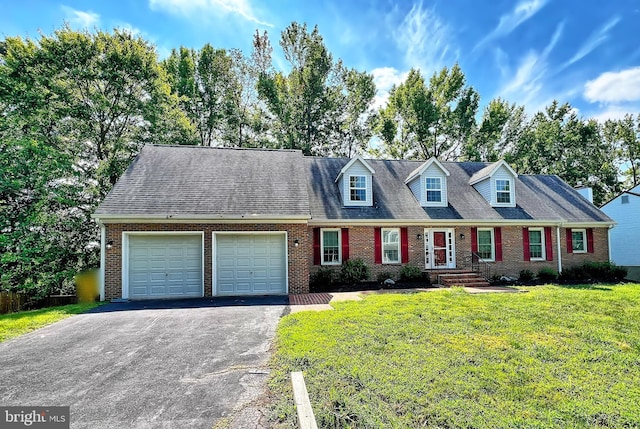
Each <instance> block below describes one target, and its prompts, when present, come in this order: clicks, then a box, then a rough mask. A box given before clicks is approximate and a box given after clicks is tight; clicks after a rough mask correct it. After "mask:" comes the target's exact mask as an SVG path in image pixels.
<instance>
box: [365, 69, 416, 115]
mask: <svg viewBox="0 0 640 429" xmlns="http://www.w3.org/2000/svg"><path fill="white" fill-rule="evenodd" d="M371 74H372V75H373V82H374V83H375V84H376V95H375V97H374V99H373V107H374V108H375V109H378V108H380V107H382V106H384V105H385V104H387V100H389V91H390V90H391V88H392V87H393V86H394V85H396V86H397V85H400V84H401V83H402V82H404V81H405V80H406V79H407V75H408V74H409V73H408V72H400V71H399V70H396V69H394V68H393V67H380V68H376V69H373V70H372V71H371Z"/></svg>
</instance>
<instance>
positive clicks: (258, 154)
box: [94, 145, 613, 299]
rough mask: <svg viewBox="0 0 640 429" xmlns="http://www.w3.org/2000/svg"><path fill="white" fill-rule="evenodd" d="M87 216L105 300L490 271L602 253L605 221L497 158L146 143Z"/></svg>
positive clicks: (560, 263) (555, 185)
mask: <svg viewBox="0 0 640 429" xmlns="http://www.w3.org/2000/svg"><path fill="white" fill-rule="evenodd" d="M94 218H96V219H97V221H98V222H99V223H100V225H101V230H102V240H101V241H102V264H101V266H102V267H103V269H102V273H103V275H102V278H103V281H102V288H101V296H102V298H103V299H114V298H125V299H148V298H164V297H199V296H218V295H263V294H285V293H306V292H308V291H309V276H310V274H311V273H313V272H314V271H315V270H317V269H318V268H319V267H322V266H329V267H335V268H336V269H338V268H339V267H340V266H341V264H342V263H344V262H345V261H346V260H348V259H349V258H361V259H363V260H364V261H365V262H366V263H367V264H368V265H369V266H370V267H371V268H372V271H373V273H374V275H375V274H376V273H379V272H382V271H385V272H389V271H390V272H397V271H399V270H400V268H401V267H402V266H403V265H405V264H412V265H415V266H419V267H422V268H424V269H425V270H434V272H438V270H452V269H456V268H462V267H464V266H465V265H466V263H467V261H468V260H469V259H470V258H472V255H473V254H475V255H476V256H477V257H478V258H479V259H480V260H481V261H483V262H484V263H487V264H490V265H491V267H492V272H493V273H496V274H499V275H502V274H504V275H511V276H517V274H518V273H519V271H520V270H522V269H530V270H532V271H534V272H536V271H537V270H539V269H540V268H542V267H550V268H553V269H554V270H556V271H561V270H562V267H566V266H573V265H577V264H581V263H582V262H584V261H587V260H589V261H607V260H608V259H609V247H608V231H609V228H610V227H611V225H613V221H612V220H611V219H610V218H608V217H607V216H606V215H605V214H604V213H602V212H601V211H600V210H598V209H597V208H596V207H595V206H594V205H593V204H591V203H590V202H589V201H587V200H586V199H585V198H583V197H582V196H581V195H579V194H578V193H577V192H576V191H575V190H574V189H572V188H571V187H570V186H569V185H567V184H566V183H565V182H563V181H562V180H561V179H560V178H558V177H557V176H545V175H518V174H516V173H515V172H514V171H513V169H512V168H511V167H510V166H509V165H508V164H507V163H505V162H504V161H499V162H496V163H492V164H487V163H477V162H461V163H454V162H440V161H438V160H436V159H430V160H428V161H426V162H425V161H405V160H365V159H363V158H361V157H359V156H358V157H355V158H353V159H343V158H320V157H305V156H303V155H302V153H301V152H299V151H286V150H261V149H223V148H208V147H187V146H156V145H149V146H145V147H144V148H143V149H142V151H141V152H140V154H139V155H138V157H137V158H136V159H135V160H134V162H133V163H132V164H131V166H130V167H129V169H128V170H127V171H126V172H125V174H124V175H123V176H122V177H121V179H120V180H119V181H118V183H117V184H116V185H115V186H114V188H113V190H112V191H111V193H109V195H108V196H107V197H106V198H105V200H104V201H103V203H102V204H101V205H100V206H99V207H98V209H97V210H96V212H95V214H94Z"/></svg>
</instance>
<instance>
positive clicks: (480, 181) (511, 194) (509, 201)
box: [469, 160, 518, 207]
mask: <svg viewBox="0 0 640 429" xmlns="http://www.w3.org/2000/svg"><path fill="white" fill-rule="evenodd" d="M517 177H518V175H517V174H516V172H515V171H513V168H511V167H510V166H509V164H507V163H506V162H505V161H504V160H500V161H497V162H494V163H493V164H489V165H488V166H486V167H485V168H483V169H482V170H479V171H477V172H476V173H475V174H474V175H473V176H471V179H469V184H470V185H471V186H473V187H474V188H475V189H476V191H478V192H479V193H480V195H482V196H483V197H484V199H485V200H487V202H488V203H489V204H491V206H493V207H515V206H516V179H517Z"/></svg>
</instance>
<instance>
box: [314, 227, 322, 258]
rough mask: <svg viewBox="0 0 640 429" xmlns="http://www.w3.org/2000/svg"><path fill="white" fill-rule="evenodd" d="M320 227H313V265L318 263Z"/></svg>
mask: <svg viewBox="0 0 640 429" xmlns="http://www.w3.org/2000/svg"><path fill="white" fill-rule="evenodd" d="M320 262H321V259H320V228H313V265H320Z"/></svg>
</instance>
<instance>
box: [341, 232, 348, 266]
mask: <svg viewBox="0 0 640 429" xmlns="http://www.w3.org/2000/svg"><path fill="white" fill-rule="evenodd" d="M348 260H349V228H342V262H346V261H348Z"/></svg>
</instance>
